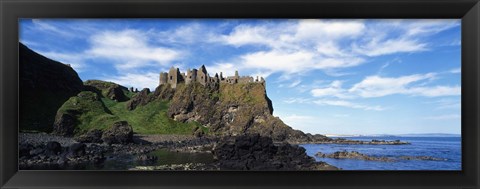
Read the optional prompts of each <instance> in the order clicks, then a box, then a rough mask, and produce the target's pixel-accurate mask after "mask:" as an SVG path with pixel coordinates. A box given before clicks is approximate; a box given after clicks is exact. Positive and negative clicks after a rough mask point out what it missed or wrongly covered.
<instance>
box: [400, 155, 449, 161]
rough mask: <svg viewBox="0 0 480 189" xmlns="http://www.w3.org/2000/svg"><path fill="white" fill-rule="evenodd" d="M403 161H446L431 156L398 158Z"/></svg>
mask: <svg viewBox="0 0 480 189" xmlns="http://www.w3.org/2000/svg"><path fill="white" fill-rule="evenodd" d="M399 158H400V159H403V160H423V161H446V160H448V159H444V158H436V157H431V156H400V157H399Z"/></svg>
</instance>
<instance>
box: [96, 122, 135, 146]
mask: <svg viewBox="0 0 480 189" xmlns="http://www.w3.org/2000/svg"><path fill="white" fill-rule="evenodd" d="M102 140H103V142H105V143H107V144H127V143H131V142H133V129H132V127H131V126H130V125H129V124H128V122H126V121H118V122H115V123H114V124H113V125H112V127H111V128H109V129H107V130H105V131H104V132H103V134H102Z"/></svg>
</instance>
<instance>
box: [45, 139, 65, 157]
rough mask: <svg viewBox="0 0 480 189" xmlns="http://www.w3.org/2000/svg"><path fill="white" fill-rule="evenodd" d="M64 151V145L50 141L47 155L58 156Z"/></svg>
mask: <svg viewBox="0 0 480 189" xmlns="http://www.w3.org/2000/svg"><path fill="white" fill-rule="evenodd" d="M61 151H62V145H60V143H58V142H56V141H50V142H48V143H47V146H46V148H45V153H46V154H47V155H50V156H51V155H58V154H59V153H60V152H61Z"/></svg>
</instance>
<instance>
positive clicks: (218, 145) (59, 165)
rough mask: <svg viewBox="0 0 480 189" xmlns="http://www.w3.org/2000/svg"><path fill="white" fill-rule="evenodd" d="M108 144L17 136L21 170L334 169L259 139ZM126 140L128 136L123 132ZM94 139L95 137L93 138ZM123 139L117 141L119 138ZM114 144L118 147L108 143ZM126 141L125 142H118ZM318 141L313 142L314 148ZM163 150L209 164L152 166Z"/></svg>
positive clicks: (147, 139)
mask: <svg viewBox="0 0 480 189" xmlns="http://www.w3.org/2000/svg"><path fill="white" fill-rule="evenodd" d="M110 135H111V136H116V137H117V138H115V137H110V138H109V141H110V142H102V140H101V139H100V138H98V137H100V136H102V134H99V133H95V132H91V133H87V134H85V135H82V136H80V137H76V138H73V137H62V136H56V135H52V134H46V133H19V165H20V169H27V170H28V169H105V164H106V162H109V161H116V162H120V164H135V166H133V167H121V168H120V169H130V170H338V169H339V168H337V167H334V166H331V165H329V164H327V163H324V162H316V161H315V160H314V159H313V158H312V157H309V156H307V155H306V153H305V149H304V148H302V147H299V146H298V145H296V144H291V143H287V142H275V141H273V140H272V139H271V138H269V137H263V136H260V135H255V134H254V135H245V136H235V137H234V136H229V137H195V136H191V135H133V134H132V135H131V136H130V137H131V138H122V137H124V135H118V134H117V135H115V133H114V134H110ZM126 135H127V136H128V135H130V134H129V133H126ZM95 136H97V138H95ZM118 137H120V138H122V139H121V140H120V139H119V138H118ZM111 141H117V142H111ZM120 141H129V142H120ZM318 143H319V142H317V144H318ZM322 143H339V144H364V145H378V144H389V145H400V144H408V143H406V142H401V141H353V140H338V139H332V140H329V141H324V142H322ZM159 149H166V150H168V151H170V152H179V153H180V152H181V153H206V154H212V155H213V158H214V161H213V162H212V163H185V164H172V165H156V163H157V162H159V161H160V162H161V161H162V159H158V157H155V156H152V155H151V154H150V153H151V152H153V151H155V150H159ZM317 156H318V157H324V158H337V159H338V158H353V159H363V160H372V161H394V160H391V159H388V158H375V157H368V156H366V155H363V154H360V153H355V152H338V153H335V154H322V153H319V154H317ZM400 159H403V160H438V159H435V158H433V157H410V156H402V157H400Z"/></svg>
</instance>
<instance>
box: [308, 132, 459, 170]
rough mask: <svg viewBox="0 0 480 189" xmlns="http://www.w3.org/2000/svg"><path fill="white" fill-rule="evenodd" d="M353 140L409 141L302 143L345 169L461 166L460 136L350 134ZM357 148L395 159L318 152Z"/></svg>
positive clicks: (457, 168)
mask: <svg viewBox="0 0 480 189" xmlns="http://www.w3.org/2000/svg"><path fill="white" fill-rule="evenodd" d="M347 139H351V140H364V141H371V140H401V141H406V142H410V143H411V144H407V145H346V144H303V145H300V146H302V147H304V148H305V149H306V153H307V155H309V156H312V157H314V158H315V159H316V160H317V161H324V162H327V163H328V164H331V165H333V166H336V167H339V168H342V169H343V170H461V169H462V161H461V160H462V154H461V137H348V138H347ZM343 150H346V151H358V152H360V153H362V154H365V155H368V156H373V157H388V158H393V159H396V161H394V162H381V161H366V160H356V159H333V158H319V157H316V156H315V154H316V153H317V152H322V153H324V154H330V153H334V152H336V151H343ZM400 156H430V157H434V158H441V159H445V160H441V161H431V160H401V159H398V158H399V157H400Z"/></svg>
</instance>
